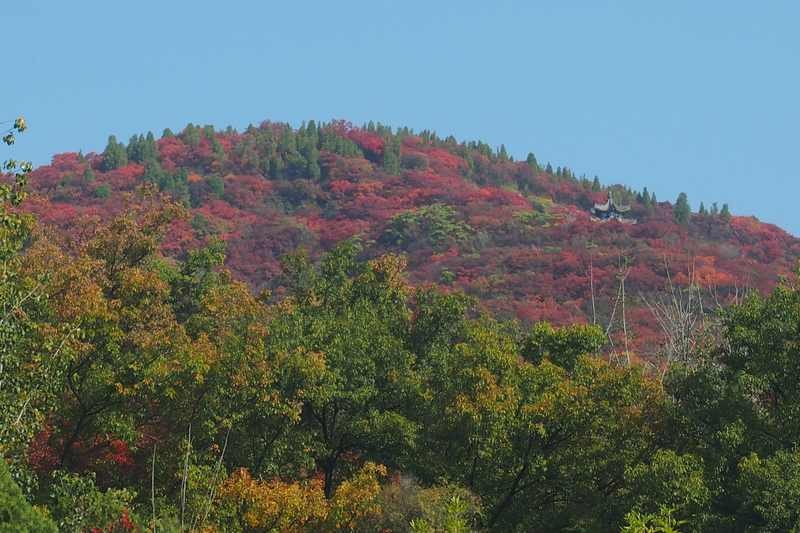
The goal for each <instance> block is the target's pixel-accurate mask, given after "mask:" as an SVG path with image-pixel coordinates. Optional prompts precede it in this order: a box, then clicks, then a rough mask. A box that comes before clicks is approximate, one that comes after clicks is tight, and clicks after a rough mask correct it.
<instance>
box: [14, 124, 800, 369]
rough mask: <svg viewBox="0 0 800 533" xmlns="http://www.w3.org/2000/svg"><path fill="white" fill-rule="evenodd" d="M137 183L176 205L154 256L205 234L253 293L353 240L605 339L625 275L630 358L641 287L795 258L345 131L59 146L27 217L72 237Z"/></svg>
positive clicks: (492, 168)
mask: <svg viewBox="0 0 800 533" xmlns="http://www.w3.org/2000/svg"><path fill="white" fill-rule="evenodd" d="M143 182H152V183H154V184H156V185H157V186H158V187H159V188H160V189H161V190H162V191H166V192H168V193H170V194H172V195H174V196H175V197H176V198H177V199H179V200H180V201H182V202H184V203H185V204H186V205H187V206H189V207H190V208H191V211H190V216H189V218H187V219H185V220H182V221H179V222H177V223H175V224H174V225H173V228H172V231H171V233H170V235H169V236H168V239H167V243H166V248H167V250H168V251H169V252H170V253H174V254H181V253H182V252H183V251H185V250H187V249H189V248H192V247H196V246H198V245H200V244H202V243H204V242H207V241H209V240H211V239H214V238H221V239H223V240H224V241H226V243H227V256H228V259H227V264H228V267H229V268H230V269H231V270H232V271H233V272H234V273H235V275H237V276H238V277H240V278H241V279H243V280H246V281H247V282H248V283H249V284H250V285H251V286H252V287H253V288H254V289H256V290H260V289H263V288H269V289H274V288H276V287H277V285H278V282H277V279H278V275H279V272H280V263H279V261H280V258H281V257H282V256H283V255H285V254H286V253H288V252H291V251H293V250H295V249H296V248H298V247H301V248H304V249H306V250H307V251H308V253H309V255H310V256H311V257H312V258H314V257H318V256H319V254H320V253H321V252H322V251H324V250H327V249H330V248H331V247H332V246H333V244H334V243H336V242H338V241H340V240H342V239H345V238H348V237H352V236H356V235H358V236H360V237H361V238H362V239H363V240H364V242H365V243H366V254H367V255H368V256H377V255H379V254H381V253H385V252H387V251H391V252H402V253H405V254H407V255H408V259H409V275H410V278H411V281H412V282H415V283H417V284H425V283H430V282H435V283H440V284H442V285H448V286H452V287H454V288H460V289H463V290H464V291H466V292H467V293H468V294H472V295H474V296H477V297H478V298H479V299H480V300H481V301H482V302H483V303H484V304H485V305H486V306H487V307H488V308H489V309H490V310H491V311H493V312H494V313H495V314H496V315H498V316H501V317H503V316H504V317H517V318H519V319H521V320H522V321H524V322H534V321H539V320H547V321H550V322H554V323H557V324H564V323H569V322H574V321H576V320H577V321H588V322H592V321H596V322H597V323H600V324H602V325H603V326H604V327H609V330H610V331H611V332H612V333H613V332H617V334H616V336H617V338H619V337H620V335H621V334H622V333H621V332H622V330H623V327H622V319H623V314H622V312H621V309H622V305H620V304H621V303H622V300H621V298H620V288H621V287H620V285H621V278H622V277H625V290H626V293H625V294H626V296H625V304H626V306H625V316H624V318H625V320H626V324H625V329H627V330H628V337H629V341H630V343H631V345H632V346H635V347H636V348H637V351H639V352H640V353H642V354H647V353H649V352H650V351H651V350H653V349H655V348H656V347H657V345H658V343H659V342H660V337H661V335H660V332H659V330H658V328H657V325H656V321H655V320H654V319H653V317H652V314H651V312H650V311H649V310H648V308H647V306H646V305H644V303H643V302H644V299H645V298H647V295H648V294H655V293H658V292H663V291H664V289H665V288H666V287H667V286H668V285H669V284H670V283H674V284H676V285H682V286H685V285H688V284H690V283H692V282H694V283H696V284H697V286H699V287H701V288H702V290H703V292H704V294H705V295H706V296H707V302H715V301H725V300H726V299H728V298H729V297H730V296H731V295H735V294H740V293H741V291H742V290H744V289H747V288H755V289H758V290H761V291H764V290H767V289H769V288H771V287H772V286H773V285H774V284H775V282H776V281H777V279H778V277H779V276H780V275H782V274H785V273H788V272H790V271H791V270H792V268H793V265H794V261H795V259H796V258H797V257H798V254H799V253H800V243H798V241H797V240H796V239H795V238H793V237H792V236H790V235H789V234H787V233H786V232H784V231H782V230H780V229H779V228H777V227H775V226H772V225H769V224H764V223H761V222H759V221H757V220H756V219H754V218H750V217H739V216H733V217H731V216H730V214H729V213H728V211H727V207H726V206H725V207H724V208H723V210H722V211H721V212H720V211H719V210H717V209H716V206H714V207H713V208H712V209H711V210H710V212H709V210H706V209H704V208H703V209H701V210H700V212H699V213H697V214H693V215H691V216H690V217H689V219H688V220H685V221H682V220H681V219H683V218H684V216H682V215H681V213H679V212H676V211H675V209H674V208H673V206H672V205H671V204H670V203H667V202H660V201H656V199H655V195H651V194H650V193H649V192H648V191H647V190H646V189H645V190H644V191H642V192H633V191H631V190H629V189H626V188H624V187H621V186H615V187H611V188H610V189H611V190H613V193H614V197H615V200H616V201H617V202H619V203H629V204H631V205H632V211H631V215H632V216H633V217H635V218H636V219H638V224H633V225H631V224H621V223H618V222H607V223H599V222H597V221H594V220H592V218H591V216H590V215H589V208H590V207H591V206H592V204H593V203H594V202H602V201H604V200H605V199H606V198H607V195H608V191H609V188H607V187H604V186H602V185H601V184H600V183H599V181H598V180H597V179H596V178H595V179H594V180H589V179H586V178H576V177H575V176H574V175H573V173H572V172H571V171H570V170H569V169H566V168H557V169H555V170H554V169H553V168H552V167H551V166H550V165H549V164H547V165H544V166H543V165H540V164H539V163H538V162H537V161H536V158H535V157H534V156H533V155H532V154H531V155H529V156H528V158H527V160H526V161H523V162H515V161H513V160H512V158H510V157H509V156H508V155H507V153H506V151H505V148H503V147H501V148H500V149H499V150H493V149H491V148H490V147H489V146H488V145H486V144H484V143H481V142H471V143H459V142H457V141H456V140H455V139H453V138H452V137H448V138H446V139H441V138H439V137H438V136H436V135H435V134H433V133H431V132H427V131H426V132H421V133H418V134H414V133H413V132H411V131H408V130H406V129H402V130H398V131H392V130H391V129H389V128H386V127H383V126H381V125H378V126H374V125H372V124H370V125H367V126H364V127H361V128H358V127H353V126H352V125H350V124H348V123H345V122H333V123H328V124H319V125H318V124H315V123H314V122H313V121H312V122H309V123H308V124H304V125H303V126H301V127H300V128H298V129H292V128H290V127H289V126H287V125H284V124H274V123H264V124H262V125H261V126H260V127H250V128H248V129H247V130H246V131H245V132H243V133H238V132H236V131H233V130H230V129H229V130H227V131H222V132H220V131H214V129H213V128H211V127H204V128H200V127H196V126H193V125H189V126H188V127H187V128H186V129H185V130H184V131H183V132H181V133H180V134H177V135H174V134H172V133H171V132H169V131H165V132H164V135H163V136H162V137H161V138H160V139H158V140H156V139H155V138H154V137H153V136H152V135H151V134H148V135H147V136H135V137H134V138H132V139H131V140H130V142H129V143H128V144H127V146H125V145H123V144H121V143H118V142H117V141H116V140H115V139H113V138H112V139H110V140H109V144H108V146H107V147H106V150H105V151H104V153H103V154H88V155H86V156H83V155H81V154H76V153H67V154H60V155H57V156H55V157H54V158H53V161H52V163H51V164H50V165H47V166H43V167H40V168H38V169H37V170H36V171H35V172H34V173H33V176H32V179H31V184H32V187H33V188H34V190H35V191H36V193H38V194H37V195H35V198H34V199H32V201H31V202H30V204H29V209H32V210H33V211H34V212H36V213H37V214H38V215H39V218H40V220H41V221H42V222H44V223H49V224H53V225H55V226H57V227H59V228H62V229H63V230H64V231H65V232H67V233H68V234H72V235H78V234H79V233H80V231H81V227H82V226H83V224H84V220H85V219H84V217H101V218H108V216H109V215H110V214H112V213H118V212H119V211H120V210H121V209H122V207H123V206H124V205H126V203H129V202H131V201H133V202H136V200H135V198H130V197H126V193H132V192H134V191H135V190H136V189H137V188H138V187H139V186H140V185H141V184H142V183H143ZM593 293H594V302H593V301H592V300H593V298H592V296H593ZM707 305H708V303H707ZM612 337H614V335H613V334H612Z"/></svg>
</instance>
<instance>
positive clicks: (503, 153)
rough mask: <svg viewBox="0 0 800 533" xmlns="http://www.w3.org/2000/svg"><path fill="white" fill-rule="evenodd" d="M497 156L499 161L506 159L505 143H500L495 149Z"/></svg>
mask: <svg viewBox="0 0 800 533" xmlns="http://www.w3.org/2000/svg"><path fill="white" fill-rule="evenodd" d="M497 158H498V159H499V160H500V161H508V152H507V151H506V145H505V144H501V145H500V149H499V150H498V151H497Z"/></svg>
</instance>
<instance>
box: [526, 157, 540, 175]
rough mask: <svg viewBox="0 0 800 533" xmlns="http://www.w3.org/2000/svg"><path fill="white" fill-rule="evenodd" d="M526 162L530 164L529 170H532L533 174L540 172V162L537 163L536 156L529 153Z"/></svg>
mask: <svg viewBox="0 0 800 533" xmlns="http://www.w3.org/2000/svg"><path fill="white" fill-rule="evenodd" d="M525 162H526V163H527V164H528V168H529V169H531V172H533V173H534V174H536V173H538V172H539V162H538V161H536V156H535V155H533V154H532V153H530V152H529V153H528V157H527V158H526V159H525Z"/></svg>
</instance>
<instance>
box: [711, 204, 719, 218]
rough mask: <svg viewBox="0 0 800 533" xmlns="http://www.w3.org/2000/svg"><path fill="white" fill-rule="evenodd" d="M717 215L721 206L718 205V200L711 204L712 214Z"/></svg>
mask: <svg viewBox="0 0 800 533" xmlns="http://www.w3.org/2000/svg"><path fill="white" fill-rule="evenodd" d="M717 215H719V206H718V205H717V202H714V203H713V204H711V216H717Z"/></svg>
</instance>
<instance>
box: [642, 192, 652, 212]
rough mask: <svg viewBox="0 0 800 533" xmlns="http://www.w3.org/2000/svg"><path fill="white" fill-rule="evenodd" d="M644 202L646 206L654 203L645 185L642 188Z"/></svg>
mask: <svg viewBox="0 0 800 533" xmlns="http://www.w3.org/2000/svg"><path fill="white" fill-rule="evenodd" d="M642 204H643V205H644V206H645V207H650V206H651V205H652V200H651V198H650V191H648V190H647V187H645V188H644V189H643V190H642Z"/></svg>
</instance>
